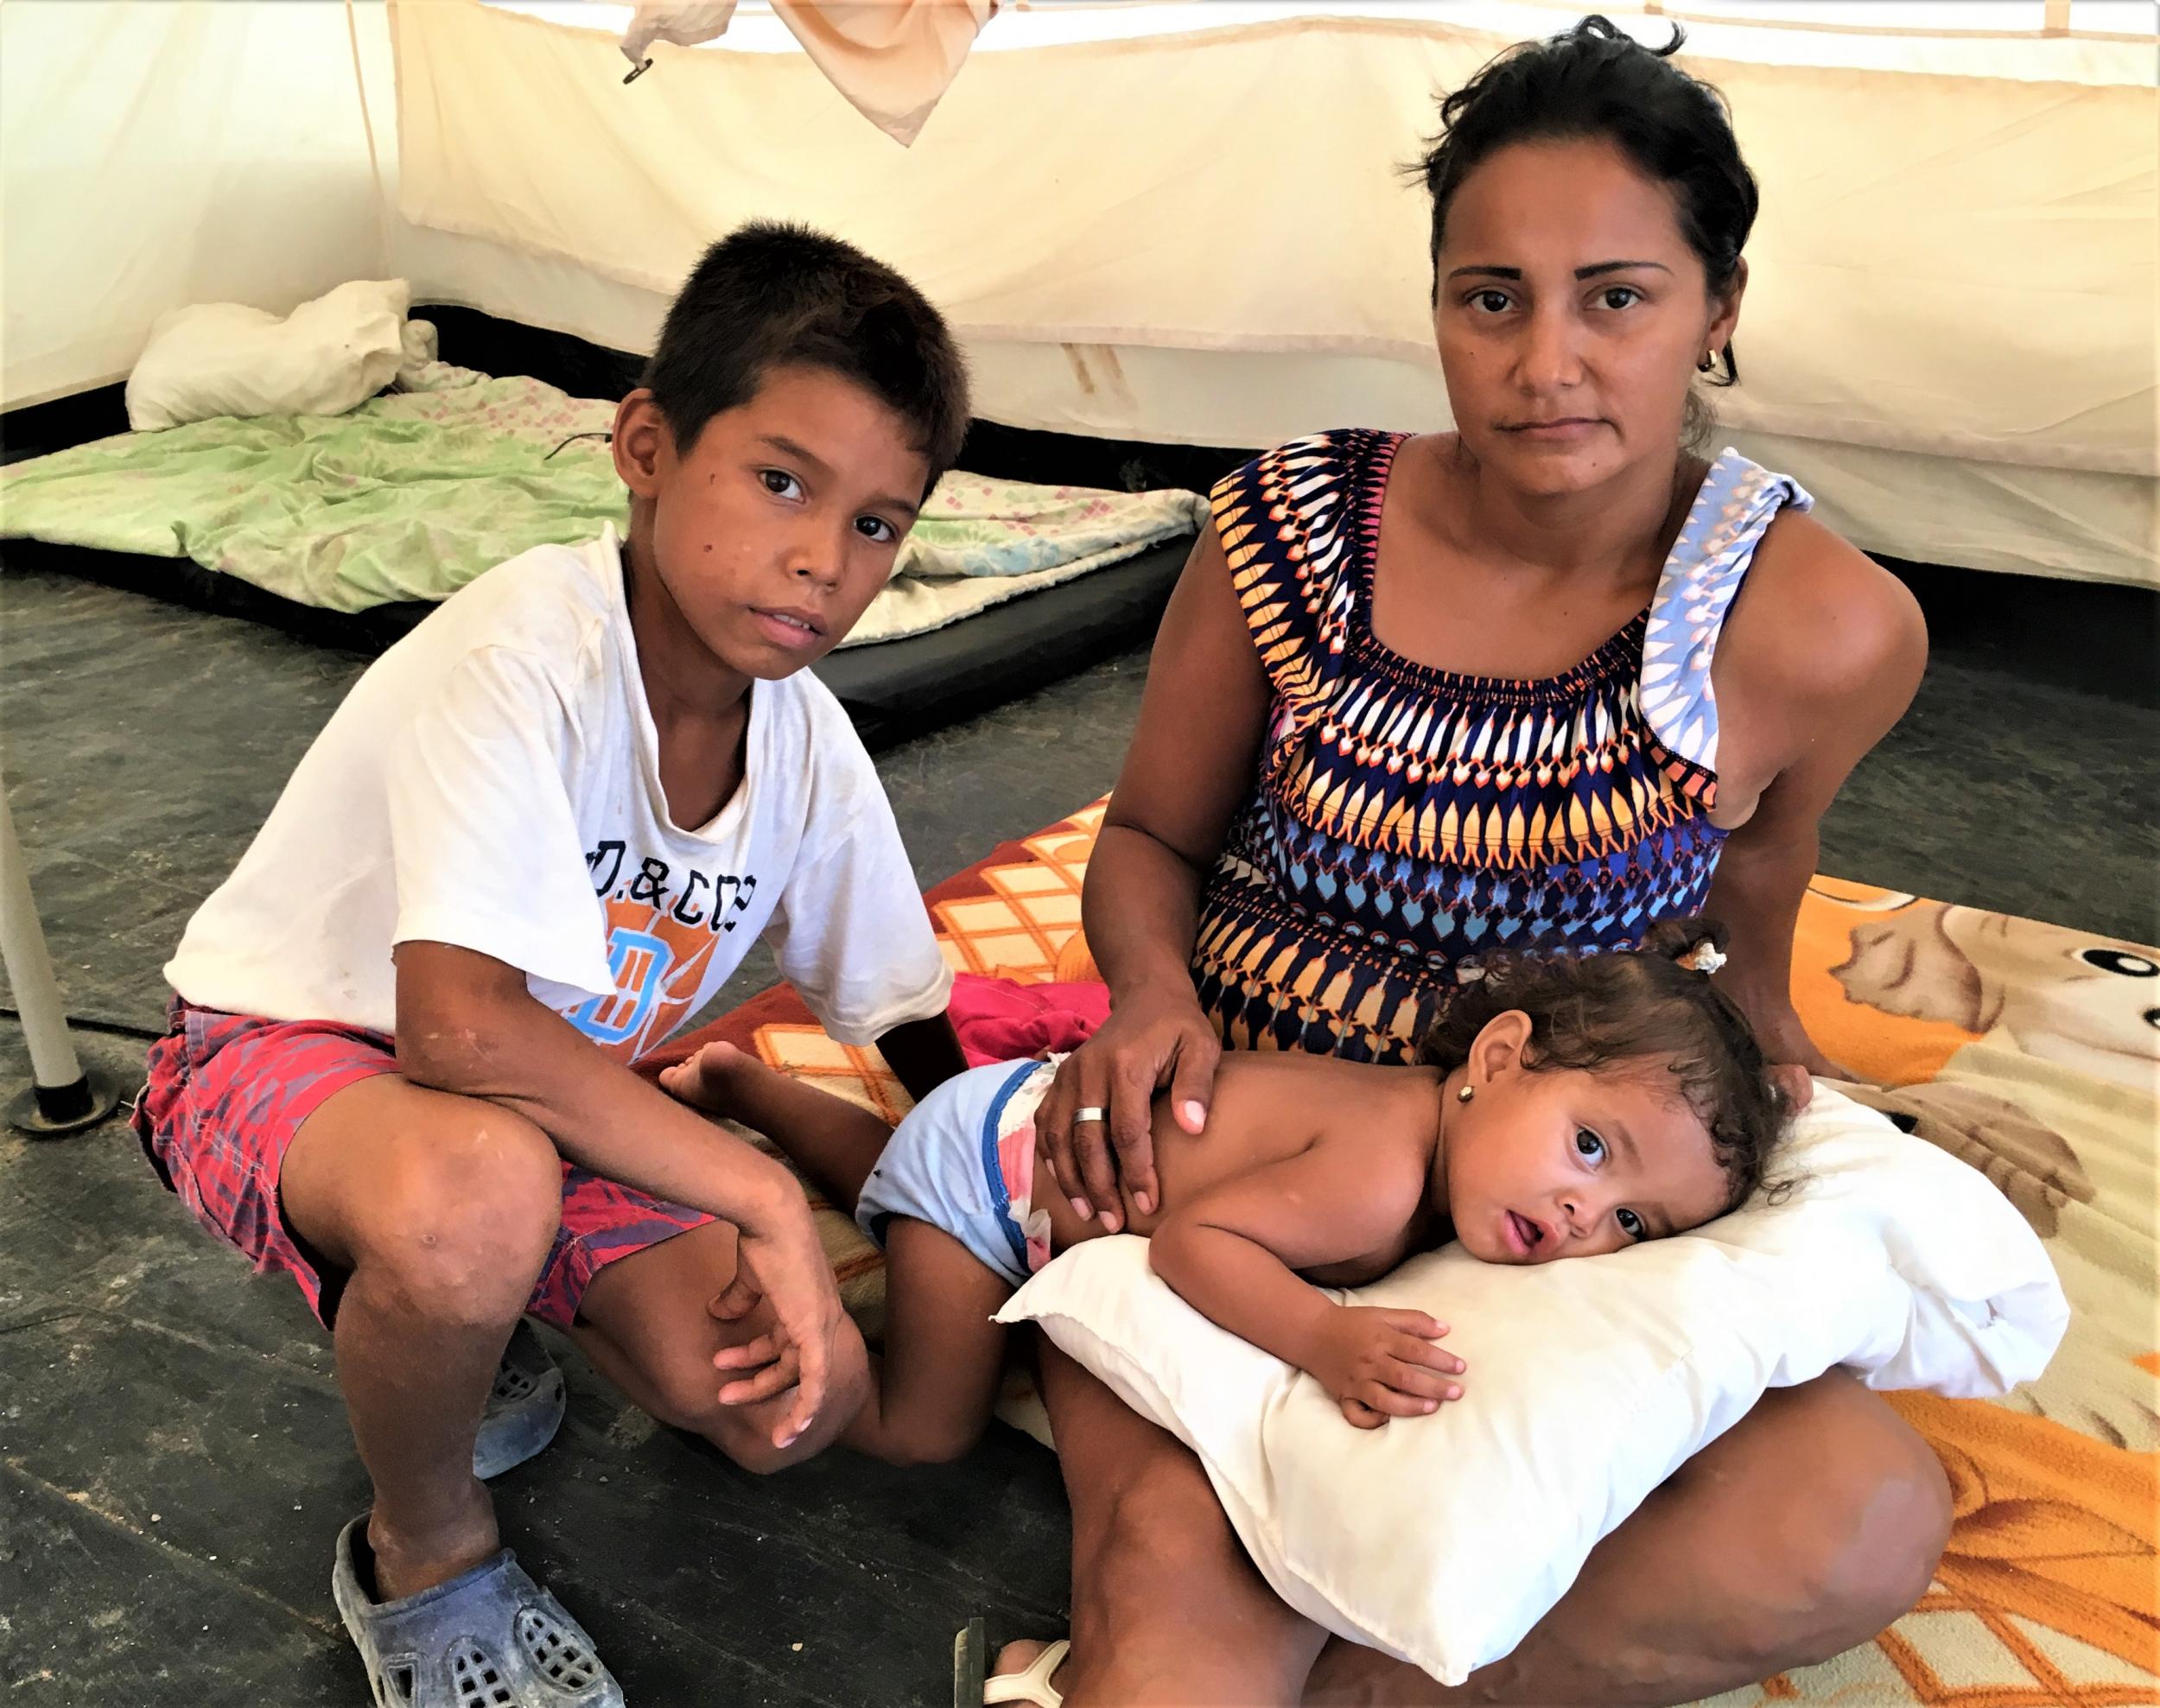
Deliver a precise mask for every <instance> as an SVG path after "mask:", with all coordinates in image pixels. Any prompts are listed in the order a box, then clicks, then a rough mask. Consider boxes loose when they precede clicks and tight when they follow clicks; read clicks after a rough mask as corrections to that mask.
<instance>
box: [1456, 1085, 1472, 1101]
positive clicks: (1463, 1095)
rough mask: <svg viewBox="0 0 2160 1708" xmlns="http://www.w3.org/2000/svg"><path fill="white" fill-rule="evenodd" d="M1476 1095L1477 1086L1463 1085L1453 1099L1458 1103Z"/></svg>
mask: <svg viewBox="0 0 2160 1708" xmlns="http://www.w3.org/2000/svg"><path fill="white" fill-rule="evenodd" d="M1476 1095H1477V1087H1476V1086H1474V1085H1465V1086H1464V1088H1463V1089H1461V1090H1459V1091H1458V1092H1457V1093H1456V1094H1455V1101H1456V1102H1458V1103H1467V1102H1470V1100H1471V1098H1473V1097H1475V1096H1476Z"/></svg>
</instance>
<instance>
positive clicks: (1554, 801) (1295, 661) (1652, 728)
mask: <svg viewBox="0 0 2160 1708" xmlns="http://www.w3.org/2000/svg"><path fill="white" fill-rule="evenodd" d="M1406 437H1407V435H1398V434H1385V433H1375V432H1368V431H1350V432H1339V433H1331V434H1324V435H1319V436H1318V437H1316V438H1311V439H1302V440H1298V441H1293V442H1292V443H1290V444H1287V445H1285V446H1282V447H1281V448H1279V449H1277V450H1274V451H1270V452H1268V453H1267V454H1265V455H1264V456H1261V457H1258V458H1256V459H1255V460H1253V461H1252V462H1249V463H1248V464H1246V465H1245V467H1242V468H1240V469H1237V470H1236V471H1234V472H1233V473H1229V474H1228V475H1225V476H1224V477H1223V479H1222V480H1221V481H1220V482H1219V483H1218V484H1217V486H1216V488H1215V492H1214V511H1215V525H1216V529H1217V532H1218V533H1219V534H1220V536H1221V538H1222V543H1223V555H1224V556H1225V557H1226V558H1227V559H1228V561H1229V570H1230V577H1231V582H1232V585H1233V587H1235V588H1236V594H1237V598H1238V601H1239V603H1240V605H1241V606H1242V607H1243V610H1244V613H1245V620H1246V622H1247V624H1248V625H1249V627H1250V628H1251V631H1252V635H1253V643H1254V644H1255V646H1257V647H1258V648H1259V650H1260V656H1261V663H1262V664H1264V665H1265V666H1266V668H1267V676H1268V680H1269V683H1271V685H1272V687H1273V689H1274V701H1273V703H1272V706H1271V708H1270V711H1269V721H1268V730H1267V740H1266V743H1265V746H1264V747H1263V749H1262V751H1261V761H1260V773H1259V778H1258V782H1257V784H1256V786H1255V789H1254V791H1253V795H1252V797H1251V799H1250V800H1249V801H1248V803H1246V805H1245V807H1244V809H1243V810H1242V812H1240V814H1239V815H1238V816H1237V818H1236V821H1235V822H1233V824H1232V826H1231V829H1230V832H1229V839H1228V841H1226V843H1225V844H1224V847H1223V854H1222V857H1221V859H1220V860H1218V861H1217V865H1216V868H1215V872H1214V873H1213V875H1212V876H1211V877H1210V879H1209V881H1208V883H1207V885H1206V886H1205V888H1204V891H1203V892H1202V895H1201V898H1200V914H1199V930H1198V936H1197V938H1196V941H1195V943H1194V946H1193V979H1194V982H1195V985H1196V986H1197V987H1198V991H1199V994H1200V1000H1201V1005H1202V1006H1203V1007H1204V1009H1205V1010H1206V1011H1207V1012H1208V1013H1210V1014H1211V1015H1212V1016H1213V1017H1214V1018H1215V1019H1216V1020H1217V1023H1218V1024H1219V1025H1220V1026H1221V1028H1222V1032H1223V1040H1224V1042H1225V1043H1227V1044H1229V1045H1231V1046H1232V1047H1234V1048H1238V1049H1285V1050H1303V1051H1310V1052H1312V1053H1314V1054H1318V1055H1335V1056H1342V1057H1347V1058H1349V1059H1351V1060H1356V1061H1378V1062H1395V1061H1402V1060H1406V1059H1407V1057H1408V1056H1409V1054H1410V1052H1411V1051H1412V1049H1413V1048H1414V1045H1415V1042H1416V1039H1417V1037H1418V1034H1419V1032H1420V1027H1421V1025H1422V1024H1423V1023H1424V1021H1425V1019H1426V1015H1427V1013H1428V1010H1429V1008H1430V1007H1431V1006H1432V1004H1433V1000H1434V999H1435V998H1436V997H1438V996H1439V995H1440V994H1443V993H1444V992H1445V991H1446V990H1448V989H1450V988H1452V987H1453V986H1454V985H1455V984H1456V983H1457V982H1458V981H1461V980H1462V979H1464V978H1466V977H1472V976H1475V968H1476V965H1477V957H1478V956H1479V955H1480V954H1481V953H1486V952H1490V950H1492V949H1495V948H1497V947H1502V946H1520V945H1526V944H1529V943H1536V944H1539V945H1541V946H1547V947H1553V948H1568V949H1625V948H1629V947H1631V946H1633V944H1635V943H1636V942H1637V941H1639V940H1640V938H1641V936H1642V932H1643V930H1645V929H1647V927H1648V926H1649V924H1651V922H1653V921H1654V920H1656V919H1660V918H1663V917H1668V916H1671V915H1674V914H1686V913H1689V912H1692V911H1696V910H1698V909H1699V908H1700V906H1701V905H1702V903H1703V899H1704V897H1705V896H1706V894H1707V893H1708V891H1709V888H1710V879H1711V874H1712V871H1713V870H1714V869H1715V867H1716V866H1717V860H1718V850H1719V848H1720V847H1721V846H1722V844H1723V842H1724V841H1725V833H1724V832H1723V831H1722V830H1720V829H1718V828H1717V827H1716V826H1715V825H1713V824H1712V823H1711V822H1710V817H1709V813H1710V809H1711V807H1712V803H1714V801H1715V799H1716V794H1717V763H1718V709H1717V702H1716V701H1715V699H1714V698H1713V697H1712V692H1711V685H1710V663H1711V657H1712V654H1713V652H1714V651H1715V650H1716V647H1717V642H1718V629H1719V627H1720V625H1722V624H1723V622H1724V620H1725V612H1726V611H1727V609H1728V608H1729V607H1730V606H1731V601H1732V596H1733V594H1735V593H1737V592H1738V590H1739V587H1740V582H1741V580H1742V578H1743V577H1744V576H1745V575H1746V574H1747V570H1748V565H1749V563H1750V562H1751V561H1752V560H1753V558H1754V556H1755V548H1756V544H1757V542H1758V541H1760V540H1761V538H1762V537H1763V530H1764V529H1766V528H1767V527H1768V526H1769V524H1770V521H1771V519H1772V518H1773V517H1776V514H1777V512H1778V511H1779V510H1781V509H1782V507H1784V506H1785V505H1788V504H1789V505H1794V506H1795V507H1796V508H1800V509H1805V508H1807V506H1808V505H1810V504H1811V503H1812V502H1813V501H1812V500H1811V499H1810V498H1808V496H1807V493H1805V492H1802V491H1801V489H1800V488H1799V487H1798V486H1795V484H1794V483H1793V482H1792V481H1790V480H1788V479H1785V478H1784V477H1783V476H1782V475H1776V474H1772V473H1769V471H1767V470H1765V469H1763V468H1759V467H1757V466H1756V465H1755V464H1753V463H1751V462H1750V461H1749V460H1747V459H1746V458H1744V457H1743V456H1741V455H1740V454H1739V453H1738V452H1737V451H1731V450H1728V451H1726V452H1725V454H1723V455H1721V456H1720V457H1719V458H1718V460H1717V461H1716V462H1715V463H1713V464H1712V466H1711V468H1710V472H1709V473H1708V474H1707V475H1706V476H1705V477H1704V479H1703V483H1702V487H1701V490H1700V492H1699V493H1698V494H1697V496H1696V498H1695V502H1694V505H1693V507H1692V508H1691V509H1690V510H1689V511H1688V514H1687V522H1686V523H1685V524H1684V525H1683V526H1682V527H1681V529H1680V537H1679V538H1678V539H1677V540H1676V541H1675V542H1674V545H1673V549H1672V553H1671V555H1670V556H1668V558H1667V559H1666V562H1665V567H1664V569H1663V571H1662V573H1661V575H1660V576H1659V578H1658V585H1657V592H1656V594H1655V596H1654V597H1653V599H1652V600H1651V602H1650V605H1649V608H1648V609H1647V610H1645V611H1643V612H1642V613H1640V614H1639V615H1638V616H1636V619H1634V620H1633V621H1632V622H1630V624H1629V625H1627V626H1626V627H1625V628H1623V629H1622V630H1621V631H1620V632H1619V633H1617V634H1616V635H1614V636H1613V637H1612V638H1610V640H1608V641H1606V642H1605V643H1604V645H1602V646H1600V647H1599V648H1598V650H1597V651H1595V652H1592V653H1591V655H1590V657H1587V658H1585V659H1584V660H1583V661H1582V663H1581V664H1578V665H1576V666H1575V668H1574V669H1572V670H1569V671H1567V672H1566V674H1565V675H1562V676H1553V677H1552V678H1550V679H1548V680H1546V681H1543V682H1509V681H1502V680H1497V679H1494V678H1490V677H1479V676H1459V675H1457V674H1455V673H1453V672H1452V671H1447V670H1434V669H1432V668H1430V667H1428V666H1426V665H1421V664H1414V663H1413V662H1412V661H1410V660H1408V659H1407V658H1403V657H1399V656H1398V655H1396V654H1394V653H1393V652H1391V651H1388V649H1387V648H1386V647H1385V646H1383V645H1382V644H1380V642H1379V641H1378V640H1376V639H1375V638H1374V635H1373V630H1372V587H1373V561H1374V555H1375V547H1376V543H1377V541H1378V538H1379V533H1380V507H1381V499H1382V495H1383V494H1384V492H1386V490H1387V485H1388V470H1389V468H1390V466H1391V465H1392V464H1393V462H1394V455H1395V452H1396V450H1397V449H1398V448H1400V447H1401V444H1402V442H1403V441H1404V439H1405V438H1406Z"/></svg>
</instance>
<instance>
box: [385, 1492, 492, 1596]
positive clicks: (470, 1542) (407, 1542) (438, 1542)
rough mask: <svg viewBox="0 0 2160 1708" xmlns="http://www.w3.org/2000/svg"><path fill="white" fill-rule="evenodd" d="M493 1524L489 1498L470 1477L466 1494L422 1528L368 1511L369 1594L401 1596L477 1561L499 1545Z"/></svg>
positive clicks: (444, 1579)
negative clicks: (403, 1526) (400, 1525)
mask: <svg viewBox="0 0 2160 1708" xmlns="http://www.w3.org/2000/svg"><path fill="white" fill-rule="evenodd" d="M502 1545H503V1543H502V1533H501V1532H500V1531H499V1530H498V1529H497V1528H496V1527H495V1503H494V1502H492V1500H490V1499H489V1498H488V1495H487V1490H486V1488H485V1487H484V1486H483V1485H482V1484H481V1483H480V1481H479V1479H478V1478H475V1479H473V1484H472V1494H471V1498H470V1499H469V1501H467V1502H466V1503H465V1504H464V1506H463V1507H462V1508H461V1509H460V1510H459V1511H457V1512H455V1513H451V1514H444V1515H443V1516H442V1518H441V1519H440V1520H439V1521H436V1522H433V1523H430V1524H429V1526H428V1527H426V1528H425V1529H423V1530H414V1529H410V1528H406V1529H400V1528H398V1527H396V1526H393V1525H391V1524H387V1523H385V1522H384V1519H383V1515H382V1514H381V1513H380V1512H379V1511H378V1512H375V1513H372V1514H369V1517H368V1521H367V1546H368V1550H369V1552H371V1553H372V1554H373V1555H374V1556H375V1599H376V1600H377V1601H402V1600H403V1599H404V1597H407V1596H416V1595H418V1594H419V1593H420V1592H421V1591H422V1590H431V1589H433V1588H434V1587H435V1585H436V1584H441V1583H446V1582H448V1580H449V1579H450V1578H454V1577H456V1576H457V1575H458V1573H459V1572H461V1571H465V1570H466V1569H467V1567H468V1566H474V1565H479V1564H480V1562H481V1561H482V1560H484V1559H486V1558H487V1557H488V1556H489V1555H491V1554H492V1553H493V1552H495V1551H496V1550H497V1549H498V1548H499V1547H501V1546H502Z"/></svg>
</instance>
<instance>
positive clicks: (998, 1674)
mask: <svg viewBox="0 0 2160 1708" xmlns="http://www.w3.org/2000/svg"><path fill="white" fill-rule="evenodd" d="M1049 1647H1050V1645H1049V1644H1048V1643H1046V1642H1032V1641H1029V1642H1009V1643H1007V1644H1006V1645H1005V1647H1004V1648H1001V1649H1000V1650H999V1651H998V1660H997V1665H996V1666H995V1667H994V1668H992V1669H991V1673H990V1676H991V1677H992V1678H994V1679H1004V1678H1011V1677H1012V1676H1013V1675H1014V1674H1015V1673H1025V1672H1026V1670H1027V1669H1028V1668H1029V1667H1032V1666H1033V1665H1034V1664H1035V1662H1036V1661H1037V1660H1039V1659H1041V1657H1042V1653H1043V1651H1044V1650H1045V1649H1046V1648H1049ZM1070 1658H1071V1657H1070V1656H1067V1657H1066V1659H1067V1660H1070ZM1064 1670H1065V1668H1064V1664H1063V1663H1060V1664H1059V1666H1058V1668H1057V1671H1056V1672H1053V1673H1051V1675H1050V1684H1051V1687H1052V1688H1053V1689H1054V1688H1056V1686H1057V1683H1058V1673H1062V1672H1064ZM1031 1708H1050V1705H1049V1704H1048V1703H1047V1702H1040V1703H1035V1704H1032V1705H1031Z"/></svg>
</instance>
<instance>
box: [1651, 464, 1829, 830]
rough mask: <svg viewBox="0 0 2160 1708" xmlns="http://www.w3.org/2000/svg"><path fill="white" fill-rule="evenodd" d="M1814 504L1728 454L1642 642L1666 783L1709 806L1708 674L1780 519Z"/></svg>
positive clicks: (1713, 734)
mask: <svg viewBox="0 0 2160 1708" xmlns="http://www.w3.org/2000/svg"><path fill="white" fill-rule="evenodd" d="M1787 505H1790V506H1792V507H1793V508H1794V509H1795V510H1807V509H1809V508H1811V507H1812V506H1813V505H1814V498H1810V497H1809V496H1808V494H1807V492H1806V491H1805V490H1804V489H1803V488H1802V487H1801V486H1800V484H1799V482H1797V481H1795V480H1794V479H1791V478H1790V477H1789V476H1787V475H1783V474H1776V473H1772V472H1771V471H1770V470H1769V469H1767V468H1764V467H1762V466H1761V465H1760V464H1757V463H1753V462H1750V461H1749V460H1748V459H1747V458H1745V457H1744V456H1742V455H1741V454H1739V452H1738V451H1736V450H1733V449H1732V448H1730V447H1727V448H1726V449H1725V451H1724V452H1722V453H1721V454H1719V455H1718V460H1716V461H1715V462H1713V463H1712V464H1711V466H1710V472H1709V473H1706V475H1704V476H1703V482H1702V486H1701V488H1700V489H1699V491H1698V492H1696V494H1695V502H1694V503H1693V505H1691V506H1690V507H1689V509H1688V511H1687V522H1686V523H1685V524H1683V525H1682V526H1681V528H1680V537H1679V538H1678V539H1677V540H1675V541H1674V543H1673V549H1672V552H1671V553H1670V555H1669V556H1668V557H1667V558H1666V560H1665V568H1664V572H1663V574H1662V575H1660V576H1659V578H1658V584H1657V595H1656V598H1655V600H1653V601H1652V603H1651V606H1650V614H1649V622H1648V624H1647V625H1646V627H1645V629H1644V631H1643V636H1642V715H1643V720H1644V721H1645V722H1646V723H1648V724H1649V731H1650V734H1651V737H1652V740H1654V742H1655V745H1656V746H1658V747H1659V748H1660V749H1661V753H1660V759H1661V761H1662V762H1663V764H1664V766H1665V770H1666V772H1667V774H1668V776H1670V777H1671V778H1672V779H1673V780H1674V783H1675V784H1678V785H1679V786H1680V789H1681V791H1683V792H1684V793H1687V794H1689V795H1694V796H1699V797H1702V798H1703V800H1704V802H1705V803H1706V804H1707V803H1709V802H1710V800H1711V799H1712V798H1713V797H1714V796H1715V793H1716V789H1717V772H1718V702H1717V701H1716V699H1715V698H1714V697H1713V696H1712V694H1711V689H1710V666H1711V662H1712V659H1713V658H1714V657H1715V656H1716V654H1717V650H1718V633H1719V632H1720V631H1721V630H1722V629H1723V628H1724V627H1725V613H1726V612H1728V611H1730V610H1731V608H1732V600H1733V597H1734V595H1735V594H1738V592H1739V591H1740V584H1741V583H1742V582H1743V581H1745V580H1746V579H1747V573H1748V566H1749V565H1750V564H1751V563H1753V562H1754V561H1755V549H1756V547H1757V546H1758V545H1759V544H1761V543H1762V540H1763V534H1764V533H1765V532H1767V531H1768V530H1769V525H1770V524H1771V523H1772V522H1774V521H1776V519H1777V516H1778V512H1779V511H1782V510H1783V509H1785V507H1786V506H1787Z"/></svg>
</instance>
